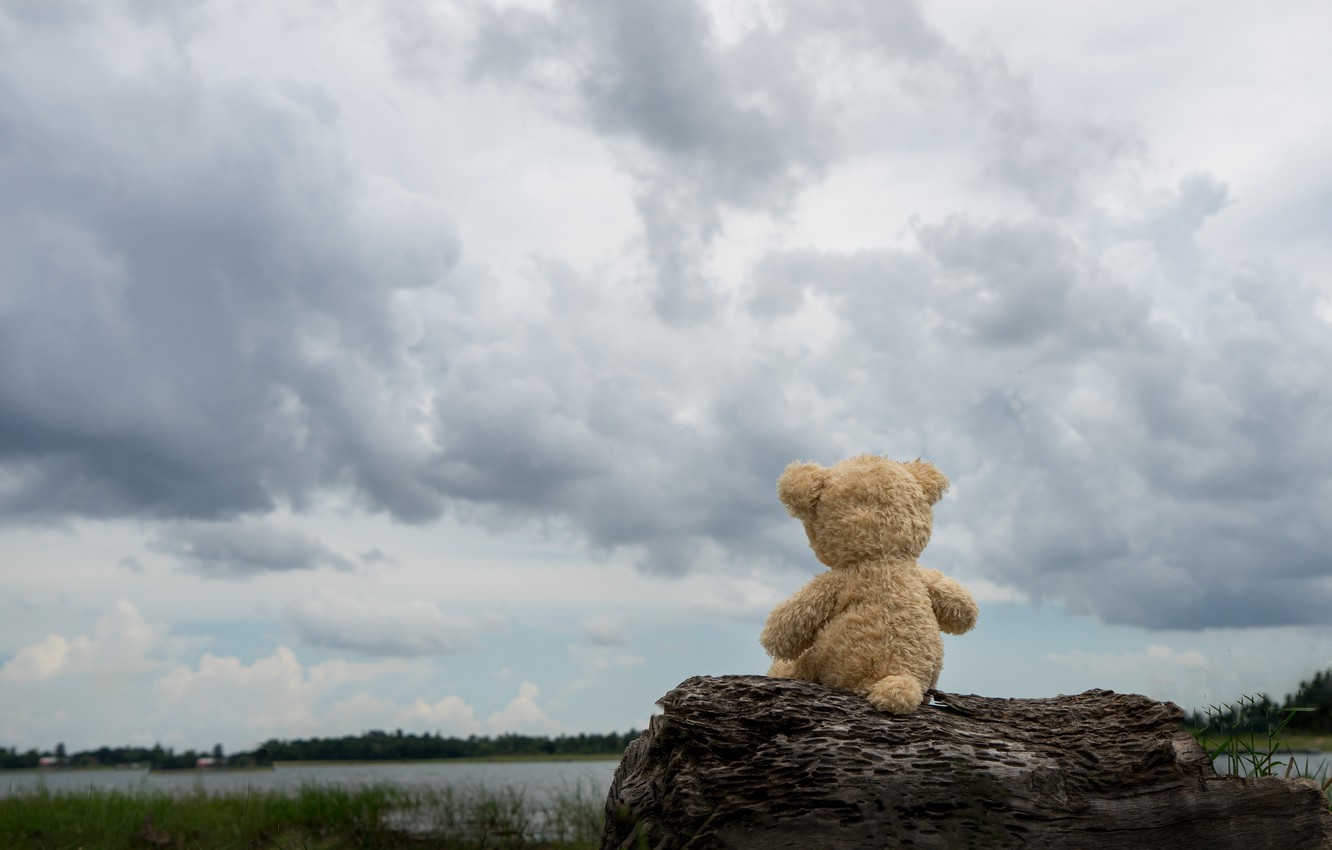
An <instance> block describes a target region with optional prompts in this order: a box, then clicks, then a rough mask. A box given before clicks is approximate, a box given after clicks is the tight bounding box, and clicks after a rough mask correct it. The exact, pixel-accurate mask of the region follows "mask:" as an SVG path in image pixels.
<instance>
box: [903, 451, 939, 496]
mask: <svg viewBox="0 0 1332 850" xmlns="http://www.w3.org/2000/svg"><path fill="white" fill-rule="evenodd" d="M903 466H905V467H906V468H907V471H909V472H910V473H911V475H912V476H913V477H914V478H915V479H916V481H917V482H919V484H920V487H921V489H922V490H924V491H925V496H926V498H928V499H929V500H930V504H931V505H933V504H934V503H935V502H938V501H939V500H940V499H942V498H943V494H944V491H945V490H947V489H948V479H947V478H946V477H944V474H943V473H942V472H940V471H939V470H938V469H936V468H935V466H934V464H932V463H927V462H926V461H923V460H921V459H920V458H916V459H915V460H913V461H911V462H910V463H905V464H903Z"/></svg>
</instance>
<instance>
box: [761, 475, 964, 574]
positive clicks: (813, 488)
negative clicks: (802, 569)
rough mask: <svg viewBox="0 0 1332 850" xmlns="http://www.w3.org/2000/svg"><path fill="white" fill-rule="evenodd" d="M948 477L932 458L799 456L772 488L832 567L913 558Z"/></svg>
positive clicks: (820, 556)
mask: <svg viewBox="0 0 1332 850" xmlns="http://www.w3.org/2000/svg"><path fill="white" fill-rule="evenodd" d="M947 489H948V479H947V478H945V477H944V475H943V473H941V472H939V470H937V469H935V467H934V465H933V464H929V463H924V462H922V461H920V460H914V461H910V462H907V463H899V462H897V461H893V460H889V459H888V458H885V457H880V456H877V455H857V456H856V457H852V458H848V459H846V460H844V461H842V462H840V463H837V464H834V465H832V466H829V467H825V466H821V465H819V464H817V463H808V462H803V461H797V462H796V463H792V464H791V465H789V466H788V467H787V468H786V470H785V471H784V472H783V473H782V475H781V477H780V478H779V479H778V481H777V495H778V498H779V499H780V500H781V502H782V504H783V505H785V506H786V509H787V511H788V512H789V513H790V514H791V515H792V516H793V517H795V518H797V519H799V520H800V521H801V522H802V523H803V524H804V526H805V533H806V535H807V536H808V537H809V545H810V548H811V549H813V550H814V554H815V555H816V556H817V557H818V559H819V560H820V561H822V562H823V563H824V564H826V565H827V566H829V567H834V568H836V567H847V566H852V565H855V564H859V563H863V562H865V561H870V560H874V561H882V560H915V559H916V558H918V557H920V553H921V552H922V551H924V549H925V545H926V544H927V543H929V540H930V533H931V531H932V530H933V512H932V511H931V506H933V505H934V504H935V503H936V502H938V501H939V499H940V498H942V497H943V494H944V491H945V490H947Z"/></svg>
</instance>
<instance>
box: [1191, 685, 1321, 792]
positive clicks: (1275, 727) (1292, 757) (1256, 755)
mask: <svg viewBox="0 0 1332 850" xmlns="http://www.w3.org/2000/svg"><path fill="white" fill-rule="evenodd" d="M1261 702H1262V700H1261V698H1260V697H1257V696H1252V695H1247V694H1246V695H1244V696H1241V697H1240V698H1239V699H1238V700H1236V701H1235V702H1233V703H1225V704H1223V705H1213V706H1209V707H1208V708H1207V711H1206V712H1205V722H1204V724H1203V725H1202V727H1200V728H1198V729H1194V730H1192V732H1193V736H1194V738H1196V739H1197V740H1198V743H1200V744H1202V746H1203V749H1205V750H1206V751H1207V754H1208V755H1209V756H1211V758H1212V761H1213V762H1214V763H1216V764H1217V766H1218V767H1220V768H1221V769H1222V770H1224V771H1226V772H1227V773H1232V774H1235V775H1239V776H1282V777H1286V778H1299V779H1310V780H1313V781H1314V782H1316V783H1317V784H1318V785H1319V786H1320V787H1321V788H1322V789H1323V794H1324V796H1325V797H1327V799H1328V810H1329V811H1332V776H1329V775H1328V769H1327V765H1326V764H1322V765H1320V766H1319V767H1318V769H1316V770H1310V767H1309V760H1308V759H1307V758H1306V759H1305V760H1304V762H1303V764H1301V763H1300V760H1299V758H1298V757H1297V756H1296V754H1294V753H1292V752H1289V751H1288V746H1287V744H1286V741H1285V737H1286V727H1287V726H1288V725H1289V724H1290V721H1291V718H1292V717H1294V716H1295V715H1296V714H1299V713H1301V712H1304V711H1312V709H1308V708H1282V709H1275V708H1274V709H1273V710H1272V711H1271V712H1269V713H1268V714H1267V715H1266V717H1265V718H1264V722H1263V724H1262V725H1260V726H1255V725H1254V723H1253V717H1254V715H1255V713H1256V710H1257V709H1258V708H1259V707H1260V704H1261Z"/></svg>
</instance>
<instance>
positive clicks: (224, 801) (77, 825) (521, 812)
mask: <svg viewBox="0 0 1332 850" xmlns="http://www.w3.org/2000/svg"><path fill="white" fill-rule="evenodd" d="M602 805H603V798H602V796H601V793H600V792H599V791H595V790H594V789H592V788H590V787H589V786H587V785H579V786H575V787H573V788H571V789H567V790H565V791H563V792H560V793H557V794H555V795H554V796H553V797H551V798H550V799H549V800H548V801H537V800H533V799H530V798H529V797H528V796H527V795H526V794H524V793H523V792H522V791H520V790H517V789H501V790H490V789H484V788H479V787H444V788H426V789H421V788H405V787H402V786H394V785H387V784H383V785H373V786H365V787H342V786H334V785H307V786H303V787H302V788H300V789H299V790H298V791H297V792H295V793H290V794H288V793H283V792H281V791H273V790H267V791H255V790H245V791H239V792H232V793H223V794H207V793H204V792H203V791H201V790H196V791H194V792H192V793H189V794H186V795H175V796H173V795H171V794H167V793H163V792H160V791H147V790H136V791H111V790H96V789H93V790H85V791H80V792H52V791H48V790H46V789H38V790H36V791H33V792H31V793H28V794H22V795H18V796H13V797H3V798H0V847H3V848H6V850H9V848H14V850H20V848H33V849H34V850H152V848H161V850H351V848H357V850H397V848H413V850H426V848H439V850H473V848H476V850H480V848H485V850H527V848H532V849H533V850H537V849H538V848H539V850H582V848H592V847H596V846H597V845H598V842H599V840H600V836H601V827H602Z"/></svg>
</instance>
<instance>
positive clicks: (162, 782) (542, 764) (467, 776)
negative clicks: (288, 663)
mask: <svg viewBox="0 0 1332 850" xmlns="http://www.w3.org/2000/svg"><path fill="white" fill-rule="evenodd" d="M618 764H619V760H618V759H610V760H606V761H505V762H460V761H458V762H455V761H431V762H364V763H351V764H347V763H341V764H293V765H278V766H277V767H275V768H274V769H272V770H236V771H228V770H166V771H148V770H142V769H141V770H112V769H106V768H102V769H97V770H64V769H54V770H4V771H0V796H9V795H13V794H23V793H25V792H28V791H32V790H34V789H37V788H40V787H42V786H45V787H46V788H47V789H49V790H51V791H83V790H86V789H89V788H101V789H119V790H125V791H134V790H146V791H150V792H153V791H165V792H168V793H189V792H192V791H196V790H199V789H202V790H204V791H206V792H231V791H239V790H243V789H245V788H253V789H255V790H256V791H267V790H293V791H294V790H296V789H298V788H300V786H301V785H305V784H311V783H313V784H318V785H373V784H379V783H387V784H392V785H400V786H404V787H409V788H413V787H434V788H438V787H444V786H450V785H451V786H460V787H482V788H489V789H501V788H516V789H520V790H522V791H523V792H524V793H525V794H527V795H528V796H530V797H531V798H532V799H534V800H541V799H544V798H546V797H548V796H550V795H552V794H554V793H556V792H560V791H572V790H574V789H575V788H578V787H579V786H580V785H581V786H582V787H583V788H584V789H585V790H589V791H591V792H593V796H594V797H604V796H605V794H606V792H607V791H608V790H609V789H610V784H611V778H612V777H613V776H614V775H615V768H616V766H617V765H618Z"/></svg>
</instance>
